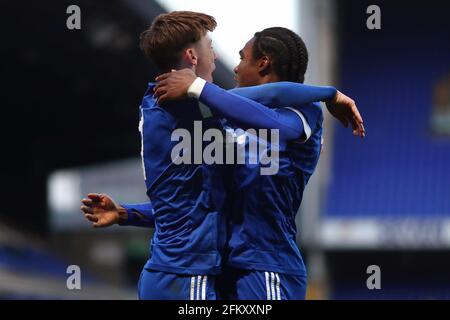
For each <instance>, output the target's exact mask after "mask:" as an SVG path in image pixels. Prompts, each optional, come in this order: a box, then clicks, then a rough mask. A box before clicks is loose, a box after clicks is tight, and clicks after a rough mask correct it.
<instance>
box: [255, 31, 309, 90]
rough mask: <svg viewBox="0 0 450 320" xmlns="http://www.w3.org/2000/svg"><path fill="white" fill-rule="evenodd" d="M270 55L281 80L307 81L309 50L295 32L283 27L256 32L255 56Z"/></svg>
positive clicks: (256, 57)
mask: <svg viewBox="0 0 450 320" xmlns="http://www.w3.org/2000/svg"><path fill="white" fill-rule="evenodd" d="M263 56H268V57H270V58H271V59H272V67H273V68H274V71H275V73H276V74H277V75H278V76H279V77H280V80H281V81H290V82H299V83H303V82H304V81H305V73H306V69H307V67H308V50H307V49H306V45H305V43H304V42H303V40H302V38H300V36H299V35H297V34H296V33H295V32H293V31H291V30H289V29H286V28H281V27H274V28H268V29H264V30H263V31H261V32H257V33H256V34H255V42H254V45H253V58H254V59H260V58H262V57H263Z"/></svg>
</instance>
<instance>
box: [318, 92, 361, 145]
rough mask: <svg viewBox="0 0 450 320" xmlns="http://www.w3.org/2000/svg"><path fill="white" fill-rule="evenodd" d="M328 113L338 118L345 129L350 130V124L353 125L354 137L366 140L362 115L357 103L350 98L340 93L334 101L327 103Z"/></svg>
mask: <svg viewBox="0 0 450 320" xmlns="http://www.w3.org/2000/svg"><path fill="white" fill-rule="evenodd" d="M326 105H327V108H328V111H329V112H330V113H331V114H332V115H333V117H335V118H337V119H338V120H339V121H340V122H341V123H342V124H343V125H344V127H346V128H348V125H349V123H350V124H351V125H352V129H353V135H354V136H360V137H362V138H364V137H365V136H366V129H365V128H364V121H363V119H362V117H361V114H360V113H359V111H358V108H357V107H356V103H355V101H354V100H353V99H351V98H350V97H347V96H346V95H345V94H343V93H342V92H340V91H338V92H337V94H336V96H335V97H334V99H333V100H331V101H329V102H327V103H326Z"/></svg>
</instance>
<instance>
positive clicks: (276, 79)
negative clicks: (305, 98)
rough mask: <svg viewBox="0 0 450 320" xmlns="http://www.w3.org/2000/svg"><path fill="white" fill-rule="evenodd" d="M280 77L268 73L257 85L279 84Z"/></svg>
mask: <svg viewBox="0 0 450 320" xmlns="http://www.w3.org/2000/svg"><path fill="white" fill-rule="evenodd" d="M279 81H280V77H278V76H277V75H276V74H273V73H269V74H267V75H265V76H263V77H262V78H261V81H260V83H259V84H266V83H272V82H279Z"/></svg>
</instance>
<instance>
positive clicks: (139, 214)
mask: <svg viewBox="0 0 450 320" xmlns="http://www.w3.org/2000/svg"><path fill="white" fill-rule="evenodd" d="M121 206H122V207H124V208H125V210H126V211H127V215H128V220H127V221H126V222H124V223H121V224H120V225H121V226H135V227H144V228H154V227H155V217H154V215H153V207H152V204H151V203H150V202H147V203H141V204H122V205H121Z"/></svg>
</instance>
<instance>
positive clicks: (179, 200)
mask: <svg viewBox="0 0 450 320" xmlns="http://www.w3.org/2000/svg"><path fill="white" fill-rule="evenodd" d="M152 92H153V85H152V84H151V85H150V87H149V90H148V91H147V93H146V95H145V97H144V99H143V102H142V105H141V110H140V111H141V134H142V156H143V166H144V173H145V178H146V186H147V194H148V196H149V198H150V200H151V202H152V206H153V209H154V217H155V233H154V236H153V240H152V245H151V251H152V256H151V259H150V260H149V261H148V262H147V264H146V267H147V268H150V269H153V270H159V271H165V272H173V273H180V274H214V273H217V272H219V270H220V264H221V254H220V251H221V247H222V246H223V242H224V239H222V238H221V237H225V235H224V232H221V230H219V228H220V227H221V226H224V225H225V224H224V223H223V222H222V221H221V219H223V217H222V215H221V212H220V211H221V206H222V205H223V195H222V191H221V181H222V180H221V177H220V170H218V168H217V167H216V166H207V165H203V164H193V163H185V164H184V163H181V164H175V163H174V160H175V159H172V157H173V156H174V155H173V154H172V153H173V150H174V147H175V146H176V145H177V144H179V142H180V141H172V134H173V132H174V131H175V130H177V129H182V130H184V132H186V133H188V134H189V135H190V137H191V138H192V139H191V141H192V143H194V141H193V140H194V121H202V116H201V113H200V111H199V108H198V103H197V102H196V101H195V100H193V99H189V100H183V101H180V102H174V103H167V104H164V106H160V105H158V103H157V102H156V100H155V99H154V98H153V95H152ZM212 125H215V122H213V121H209V120H208V121H207V120H204V121H202V126H203V129H206V128H207V127H209V126H212ZM184 152H189V151H188V150H184ZM192 153H193V152H192ZM178 155H181V154H178ZM192 159H193V156H192Z"/></svg>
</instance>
